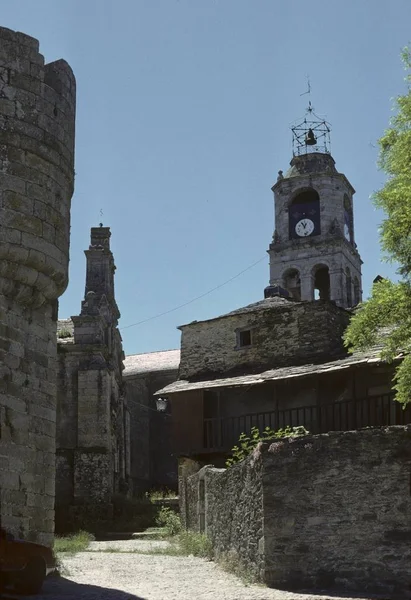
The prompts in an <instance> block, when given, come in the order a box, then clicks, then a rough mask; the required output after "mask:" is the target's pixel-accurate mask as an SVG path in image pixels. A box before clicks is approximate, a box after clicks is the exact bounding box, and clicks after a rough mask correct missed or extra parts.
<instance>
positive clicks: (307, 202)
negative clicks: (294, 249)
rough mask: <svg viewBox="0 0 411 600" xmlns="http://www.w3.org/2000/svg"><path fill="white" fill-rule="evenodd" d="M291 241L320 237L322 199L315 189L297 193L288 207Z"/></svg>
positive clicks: (306, 189)
mask: <svg viewBox="0 0 411 600" xmlns="http://www.w3.org/2000/svg"><path fill="white" fill-rule="evenodd" d="M288 215H289V236H290V239H299V238H302V237H308V236H313V235H319V234H320V233H321V231H320V197H319V195H318V192H316V190H314V189H313V188H305V189H302V190H300V191H299V192H297V193H296V194H295V195H294V196H293V198H292V200H291V203H290V205H289V207H288Z"/></svg>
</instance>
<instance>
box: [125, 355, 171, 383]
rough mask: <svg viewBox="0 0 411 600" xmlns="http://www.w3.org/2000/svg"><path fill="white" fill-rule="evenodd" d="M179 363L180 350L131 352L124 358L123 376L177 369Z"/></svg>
mask: <svg viewBox="0 0 411 600" xmlns="http://www.w3.org/2000/svg"><path fill="white" fill-rule="evenodd" d="M179 365H180V350H161V351H159V352H146V353H144V354H131V355H130V356H126V358H125V359H124V371H123V377H130V376H132V375H139V374H144V373H152V372H157V371H174V370H175V371H177V370H178V367H179Z"/></svg>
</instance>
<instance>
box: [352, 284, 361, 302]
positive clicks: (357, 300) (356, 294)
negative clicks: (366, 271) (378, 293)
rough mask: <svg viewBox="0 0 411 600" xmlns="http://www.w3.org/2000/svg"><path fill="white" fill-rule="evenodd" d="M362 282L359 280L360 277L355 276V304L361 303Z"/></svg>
mask: <svg viewBox="0 0 411 600" xmlns="http://www.w3.org/2000/svg"><path fill="white" fill-rule="evenodd" d="M360 294H361V291H360V282H359V281H358V277H354V306H357V304H359V303H360V300H361V297H360Z"/></svg>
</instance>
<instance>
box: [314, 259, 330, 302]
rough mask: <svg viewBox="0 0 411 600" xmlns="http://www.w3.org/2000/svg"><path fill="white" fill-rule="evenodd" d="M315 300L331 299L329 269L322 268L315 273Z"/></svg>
mask: <svg viewBox="0 0 411 600" xmlns="http://www.w3.org/2000/svg"><path fill="white" fill-rule="evenodd" d="M314 298H315V299H316V300H329V299H330V273H329V271H328V267H320V268H319V269H317V271H316V272H315V278H314Z"/></svg>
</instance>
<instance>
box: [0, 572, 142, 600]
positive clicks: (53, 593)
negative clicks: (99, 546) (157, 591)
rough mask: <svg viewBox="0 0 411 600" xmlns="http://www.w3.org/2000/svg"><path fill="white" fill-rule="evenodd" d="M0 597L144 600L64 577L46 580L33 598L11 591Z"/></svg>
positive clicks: (25, 599)
mask: <svg viewBox="0 0 411 600" xmlns="http://www.w3.org/2000/svg"><path fill="white" fill-rule="evenodd" d="M0 596H1V600H17V599H19V600H145V599H144V598H142V597H141V596H136V595H135V594H130V593H128V592H123V591H122V590H116V589H112V588H103V587H99V586H97V585H86V584H83V583H75V582H74V581H70V580H69V579H65V578H64V577H52V578H47V579H46V581H45V582H44V585H43V589H42V591H41V592H40V593H39V594H36V595H35V596H17V595H14V594H13V593H12V592H11V591H10V592H9V591H4V592H3V593H2V594H0Z"/></svg>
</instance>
